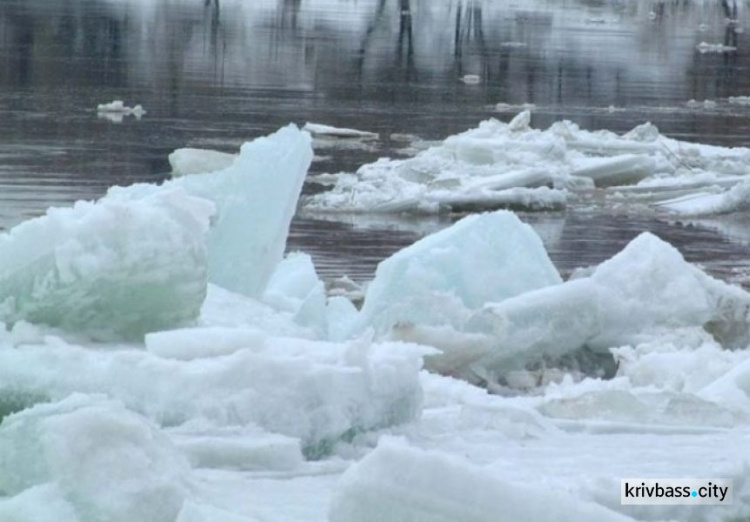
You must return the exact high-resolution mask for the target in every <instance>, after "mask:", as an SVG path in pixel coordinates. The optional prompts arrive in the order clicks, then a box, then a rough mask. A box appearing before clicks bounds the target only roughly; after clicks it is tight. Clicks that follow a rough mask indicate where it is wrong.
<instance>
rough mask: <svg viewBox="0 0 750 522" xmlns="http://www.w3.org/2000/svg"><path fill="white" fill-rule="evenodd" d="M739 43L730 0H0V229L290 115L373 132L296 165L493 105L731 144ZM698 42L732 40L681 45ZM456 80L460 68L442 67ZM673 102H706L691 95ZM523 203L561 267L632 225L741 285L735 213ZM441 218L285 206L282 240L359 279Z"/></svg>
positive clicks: (348, 157)
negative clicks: (135, 111) (475, 78)
mask: <svg viewBox="0 0 750 522" xmlns="http://www.w3.org/2000/svg"><path fill="white" fill-rule="evenodd" d="M727 19H736V20H737V21H736V23H728V22H727ZM744 29H747V31H748V32H747V33H745V32H744V31H743V30H744ZM748 38H750V12H749V10H748V9H747V8H744V5H739V6H737V8H735V7H734V4H733V3H732V2H721V1H716V2H714V3H704V2H702V1H698V0H695V1H682V0H679V1H678V0H671V1H670V0H666V1H659V2H657V1H650V0H627V1H626V0H620V1H618V0H608V1H604V0H601V1H597V0H586V1H584V0H580V1H573V0H529V1H524V2H519V1H504V0H495V1H492V0H485V1H481V0H476V1H472V0H317V1H316V0H253V1H252V2H249V1H242V0H233V1H227V0H209V1H206V0H173V1H161V0H130V1H129V0H106V1H105V0H2V2H0V227H3V228H8V227H10V226H12V225H14V224H16V223H18V222H19V221H21V220H22V219H25V218H28V217H30V216H34V215H39V214H40V213H42V212H43V211H44V209H45V208H47V207H48V206H49V205H67V204H70V203H71V202H72V201H74V200H76V199H81V198H83V199H92V198H96V197H98V196H100V195H101V194H102V193H103V192H104V191H105V190H106V188H107V187H108V186H110V185H113V184H129V183H132V182H135V181H158V180H161V179H164V178H165V177H166V172H167V171H168V170H169V166H168V163H167V155H168V154H169V153H170V152H171V151H172V150H173V149H175V148H179V147H185V146H193V147H204V148H214V149H218V150H226V151H235V150H236V149H237V147H238V145H239V144H240V143H242V142H243V141H245V140H247V139H250V138H253V137H256V136H259V135H263V134H266V133H269V132H272V131H273V130H275V129H277V128H278V127H280V126H282V125H285V124H287V123H288V122H296V123H298V124H303V123H304V122H306V121H313V122H319V123H326V124H331V125H336V126H344V127H354V128H360V129H364V130H370V131H374V132H379V133H381V135H383V136H384V137H385V139H384V140H383V141H381V142H378V143H376V144H375V146H374V147H372V148H371V149H368V150H360V149H354V150H339V149H325V150H319V151H317V153H318V154H319V155H323V156H328V157H330V159H328V160H326V161H322V162H317V163H315V164H314V167H313V170H314V171H316V172H323V171H329V172H336V171H339V170H354V169H355V168H356V167H357V166H358V165H360V164H361V163H363V162H367V161H372V160H374V159H376V158H377V157H381V156H397V155H398V154H399V153H398V149H400V148H402V147H403V146H404V143H403V142H401V141H397V140H390V139H389V138H388V137H389V136H390V135H391V134H393V133H398V134H413V135H417V136H419V137H421V138H423V139H428V140H430V139H440V138H444V137H446V136H448V135H450V134H454V133H456V132H460V131H462V130H465V129H467V128H469V127H473V126H475V125H476V124H477V123H478V122H479V121H481V120H483V119H486V118H488V117H491V116H496V117H500V118H502V119H508V118H510V117H511V116H512V114H513V111H512V110H509V111H508V112H504V113H498V112H495V111H494V106H495V104H497V103H499V102H502V103H507V104H511V105H520V104H523V103H533V104H535V106H536V108H535V110H534V113H533V119H532V124H533V125H535V126H540V127H545V126H547V125H548V124H550V123H551V122H553V121H556V120H559V119H570V120H573V121H575V122H577V123H579V124H580V125H581V126H582V127H584V128H589V129H596V128H608V129H612V130H615V131H624V130H628V129H630V128H632V127H633V126H635V125H637V124H640V123H642V122H644V121H648V120H650V121H652V122H653V123H655V124H656V125H657V126H658V127H659V128H660V129H661V130H662V132H664V133H665V134H668V135H670V136H673V137H677V138H680V139H685V140H692V141H701V142H707V143H715V144H722V145H730V146H745V145H750V143H748V142H749V141H750V140H748V138H747V137H748V135H750V134H749V133H748V132H749V131H750V108H747V107H738V106H730V105H729V104H728V103H727V100H726V99H727V97H729V96H742V95H750V52H749V51H750V45H749V44H748ZM701 41H706V42H709V43H722V44H726V45H733V46H735V47H737V49H738V50H737V52H736V53H729V54H711V53H709V54H701V53H699V52H697V51H696V45H697V44H698V43H700V42H701ZM465 74H478V75H480V77H481V81H480V83H479V84H478V85H466V84H464V83H462V82H460V81H459V78H461V77H462V76H463V75H465ZM114 99H123V100H125V101H126V103H128V104H130V105H135V104H142V105H143V106H144V108H145V109H146V110H147V111H148V113H147V114H146V115H145V116H144V117H143V118H142V119H141V120H136V119H135V118H133V117H127V118H125V119H124V121H123V122H122V123H114V122H111V121H108V120H106V119H100V118H98V117H97V113H96V110H95V107H96V105H97V104H99V103H105V102H109V101H112V100H114ZM690 99H696V100H701V101H702V100H704V99H711V100H715V101H717V103H718V105H717V107H716V108H714V109H710V110H708V109H690V108H688V107H687V106H686V102H687V101H688V100H690ZM610 106H615V107H617V108H621V109H623V110H618V111H615V112H611V111H609V110H608V108H609V107H610ZM524 218H525V219H527V220H529V221H530V222H532V223H534V224H535V226H536V227H537V229H538V230H539V231H540V233H541V235H542V236H543V237H544V238H545V241H546V243H547V245H548V248H549V249H550V252H551V255H552V257H553V259H554V261H555V262H556V263H557V264H558V266H559V267H560V268H561V270H563V271H565V272H568V271H570V270H571V269H573V268H574V267H577V266H582V265H588V264H592V263H596V262H599V261H601V260H602V259H605V258H607V257H609V256H610V255H611V254H612V253H614V252H615V251H617V250H619V248H621V247H622V246H623V245H624V244H625V243H626V242H627V241H628V240H629V239H631V238H632V237H633V236H635V235H636V234H637V233H639V232H640V231H642V230H652V231H654V232H656V233H658V234H659V235H661V236H662V237H664V238H665V239H667V240H669V241H670V242H673V243H674V244H676V245H677V246H679V248H680V249H681V250H683V251H684V252H685V254H686V256H687V257H688V258H689V259H691V260H693V261H697V262H700V263H703V264H705V265H706V267H707V268H708V269H709V270H711V271H712V272H714V273H716V274H719V275H721V276H722V277H728V278H732V279H739V280H742V279H743V278H744V277H745V276H744V274H745V268H747V267H748V266H750V262H748V259H750V256H749V255H748V254H750V247H748V241H750V237H748V236H750V234H746V233H745V230H747V227H746V226H745V225H746V223H745V222H743V218H742V216H740V217H737V216H735V217H732V218H722V219H714V220H710V221H705V220H704V221H694V222H691V223H672V222H666V221H664V220H663V219H659V218H657V217H653V216H633V215H629V216H620V215H617V214H615V213H610V212H608V211H607V210H606V209H603V210H601V211H599V212H596V213H593V214H592V213H591V212H589V211H582V210H576V209H575V208H574V209H571V210H569V211H568V212H567V213H565V214H563V213H558V214H553V215H529V216H524ZM449 222H450V220H449V219H447V218H435V219H428V220H410V219H404V218H393V219H384V218H379V219H377V220H370V219H364V218H356V219H355V218H348V220H346V221H344V222H331V221H321V220H311V219H298V220H297V221H295V224H294V229H293V231H292V235H291V238H290V248H291V249H302V250H305V251H308V252H310V253H312V254H313V255H314V257H315V259H316V263H317V264H318V266H319V268H320V270H321V272H322V273H323V274H324V275H325V276H327V277H331V276H335V275H341V274H344V273H348V274H350V275H352V276H353V277H357V278H360V279H365V278H367V277H369V276H370V274H371V273H372V270H373V268H374V266H375V265H376V263H377V262H378V261H379V260H380V259H382V258H383V257H384V256H386V255H388V254H389V253H390V252H392V251H393V250H395V249H397V248H399V247H401V246H403V245H406V244H409V243H411V242H413V241H414V240H415V239H416V238H418V237H420V236H421V235H424V234H426V233H428V232H430V231H433V230H436V229H438V228H440V227H443V226H445V225H446V224H448V223H449Z"/></svg>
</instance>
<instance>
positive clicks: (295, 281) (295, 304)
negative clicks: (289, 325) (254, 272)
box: [263, 252, 327, 337]
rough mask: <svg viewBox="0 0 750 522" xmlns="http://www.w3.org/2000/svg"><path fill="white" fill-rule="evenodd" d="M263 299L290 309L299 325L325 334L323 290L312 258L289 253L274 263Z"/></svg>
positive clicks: (278, 306) (279, 307) (282, 308)
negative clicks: (275, 264)
mask: <svg viewBox="0 0 750 522" xmlns="http://www.w3.org/2000/svg"><path fill="white" fill-rule="evenodd" d="M263 301H264V302H265V303H267V304H269V305H271V306H273V307H274V308H276V309H277V310H282V311H285V312H288V313H290V314H291V315H292V316H293V318H294V321H295V322H296V323H298V324H299V325H301V326H306V327H309V328H311V329H312V330H314V331H315V332H316V333H317V334H318V336H319V337H325V336H326V329H327V328H326V310H325V307H326V292H325V285H324V283H323V281H321V280H320V279H319V278H318V274H317V273H316V272H315V265H313V261H312V258H311V257H310V256H309V255H307V254H303V253H301V252H292V253H290V254H288V255H287V256H286V257H285V258H284V259H283V260H282V261H281V262H280V263H279V264H278V266H277V267H276V270H275V271H274V273H273V275H272V276H271V279H270V281H269V282H268V286H267V288H266V290H265V293H264V294H263Z"/></svg>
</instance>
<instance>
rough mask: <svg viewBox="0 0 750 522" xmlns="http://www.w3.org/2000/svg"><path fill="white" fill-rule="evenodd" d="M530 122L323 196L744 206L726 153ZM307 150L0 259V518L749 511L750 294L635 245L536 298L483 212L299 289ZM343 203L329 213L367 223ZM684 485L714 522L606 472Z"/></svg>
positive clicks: (513, 223) (155, 191) (493, 219)
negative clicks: (368, 275)
mask: <svg viewBox="0 0 750 522" xmlns="http://www.w3.org/2000/svg"><path fill="white" fill-rule="evenodd" d="M529 124H530V115H529V114H521V115H520V116H519V117H517V118H515V119H514V120H513V121H512V122H511V123H510V124H505V123H501V122H498V121H495V120H490V121H488V122H484V123H482V124H481V125H480V126H479V128H478V129H474V130H472V131H468V132H467V133H464V134H462V135H459V136H455V137H452V138H449V139H447V140H445V141H444V142H442V143H441V144H440V145H438V146H435V147H433V148H432V149H430V150H428V151H425V152H422V153H420V154H418V155H417V156H416V157H415V158H411V159H409V160H399V161H392V160H383V161H381V162H379V163H375V164H373V165H369V166H365V167H363V169H362V171H361V172H360V173H359V174H358V175H357V176H358V177H360V178H361V179H358V180H356V183H358V184H359V185H356V184H352V185H351V187H350V188H351V189H352V192H350V193H348V194H346V196H347V197H349V198H352V199H353V200H356V198H357V197H358V196H357V195H356V192H357V191H358V190H359V189H362V188H363V187H366V186H367V182H368V181H367V180H368V179H369V180H370V181H373V180H376V181H377V182H378V183H382V184H383V185H382V186H383V187H386V188H385V189H384V191H385V192H387V191H388V190H390V189H389V188H388V187H390V185H388V181H386V180H388V179H389V177H390V178H394V179H400V180H401V181H400V182H399V181H395V183H396V184H397V185H396V186H397V187H399V188H402V187H405V188H408V189H409V190H412V191H413V192H412V193H411V194H407V195H408V197H415V198H417V199H429V197H435V196H434V195H433V194H434V193H431V192H430V191H431V190H444V191H445V194H451V193H457V194H458V196H456V197H460V198H463V199H462V203H465V204H467V205H476V203H477V201H481V198H480V197H478V195H479V196H481V195H482V191H487V194H489V195H488V196H487V198H497V197H498V196H497V195H498V194H501V193H503V192H505V191H519V190H526V191H535V190H539V191H546V192H548V193H552V194H558V195H560V196H561V197H569V196H570V195H571V194H573V195H575V194H576V193H577V192H579V191H591V190H601V191H603V192H605V193H606V194H619V196H620V197H625V198H632V199H633V200H635V201H647V202H649V204H653V205H654V206H655V207H656V208H661V209H663V210H665V211H671V212H684V213H693V214H699V213H701V212H699V211H700V210H701V209H703V210H705V211H706V212H710V213H716V212H720V211H728V210H730V209H731V210H734V209H740V208H746V207H743V206H742V205H740V204H737V202H741V201H746V200H747V194H745V192H747V183H748V182H747V181H746V180H745V178H744V176H745V170H746V167H745V165H746V164H747V160H748V157H750V156H749V154H748V151H747V150H744V149H724V148H720V147H708V146H702V145H694V144H687V143H681V142H677V141H675V140H670V139H668V138H665V137H663V136H661V135H660V134H659V133H658V131H657V130H656V128H655V127H653V126H650V125H643V126H640V127H637V128H636V129H634V130H633V131H632V132H630V133H628V134H625V135H623V136H619V135H616V134H614V133H610V132H604V131H600V132H587V131H582V130H580V129H579V128H577V127H576V126H575V125H573V124H571V123H557V124H555V125H553V126H552V127H551V128H550V129H548V130H546V131H538V130H533V129H531V128H530V126H529ZM310 142H311V140H310V136H309V135H308V133H305V132H301V131H300V130H298V129H296V128H294V127H287V128H284V129H282V130H281V131H279V132H278V133H276V134H274V135H272V136H269V137H266V138H261V139H259V140H256V141H254V142H252V143H250V144H246V145H244V146H243V147H242V149H241V152H240V155H239V156H238V157H237V158H236V159H234V158H232V159H231V162H230V161H229V160H230V158H224V160H226V161H227V162H226V164H224V165H219V163H220V161H217V162H216V163H212V162H210V161H209V162H208V163H209V166H208V167H206V166H203V167H200V168H199V169H198V168H196V170H195V171H194V172H196V174H188V175H185V176H183V177H180V178H178V179H174V180H170V181H168V182H166V183H164V184H163V185H159V186H157V185H135V186H133V187H128V188H113V189H111V190H110V191H109V192H108V194H107V195H106V196H105V197H104V198H102V199H101V200H99V201H98V202H93V203H78V204H77V205H76V206H75V207H73V208H71V209H51V210H50V211H49V212H48V213H47V214H46V215H45V216H42V217H40V218H37V219H34V220H30V221H28V222H26V223H24V224H22V225H20V226H18V227H16V228H15V229H13V230H11V231H10V232H8V233H6V234H4V235H2V236H0V296H2V298H0V302H2V306H1V307H0V469H1V470H3V471H4V473H0V520H3V521H5V520H8V521H11V522H16V521H19V522H29V521H31V520H33V521H40V522H48V521H49V522H52V521H54V522H100V521H102V520H110V521H112V522H119V521H125V520H128V521H130V520H147V521H149V522H243V521H244V522H249V521H257V520H263V521H268V522H276V521H278V522H281V521H283V520H295V521H300V522H302V521H306V520H323V519H325V518H326V516H328V519H329V520H332V521H334V522H335V521H339V520H341V521H344V520H346V521H350V520H360V521H365V520H378V521H380V520H394V521H398V520H404V521H407V520H408V521H412V520H424V521H436V522H437V521H447V520H462V521H463V520H466V521H485V520H486V521H490V520H492V521H495V520H508V521H511V520H512V521H516V520H534V521H539V520H540V521H543V520H559V519H560V518H561V516H562V517H563V518H565V519H567V518H570V519H575V520H584V521H586V520H591V521H602V520H605V521H606V520H612V521H627V520H631V521H634V520H637V521H646V520H707V521H711V522H714V521H716V522H718V521H720V520H742V519H745V518H747V516H748V515H750V502H748V498H750V496H748V491H747V483H748V480H747V479H748V471H747V470H748V469H750V468H749V465H750V464H749V462H748V460H747V459H746V458H745V457H744V456H743V455H745V453H746V448H747V446H748V444H750V432H748V430H747V426H748V423H749V422H750V386H748V385H747V382H748V381H750V378H749V377H748V376H749V375H750V356H749V355H748V354H749V353H750V352H748V350H747V348H748V345H750V327H749V326H748V323H749V322H750V294H748V293H747V292H746V291H744V290H742V289H741V288H739V287H735V286H731V285H729V284H727V283H724V282H722V281H719V280H716V279H714V278H712V277H710V276H708V275H707V274H705V273H704V272H703V271H701V269H700V268H699V267H697V266H694V265H691V264H690V263H688V262H687V261H685V259H684V258H683V256H682V254H681V253H680V252H679V251H677V249H675V248H674V247H672V246H670V245H669V244H667V243H665V242H664V241H662V240H660V239H659V238H658V237H656V236H654V235H652V234H650V233H644V234H642V235H640V236H638V237H637V238H636V239H634V240H633V241H631V242H630V243H629V244H628V245H627V246H626V247H625V248H624V249H623V250H622V251H621V252H620V253H619V254H617V255H615V256H614V257H612V258H611V259H609V260H607V261H604V262H603V263H601V264H599V265H597V266H595V267H589V268H583V269H580V270H577V271H576V272H574V275H573V276H572V277H571V278H570V279H569V280H567V281H563V280H562V278H561V277H560V275H559V274H558V271H557V269H556V268H555V267H554V265H553V264H552V262H551V260H550V258H549V257H548V255H547V253H546V252H545V250H544V246H543V243H542V240H541V239H540V238H539V237H538V236H537V234H536V233H535V232H534V231H533V230H532V229H531V228H530V227H529V226H528V225H525V224H524V223H522V222H521V220H520V219H519V218H518V217H517V216H516V215H515V214H513V213H511V212H508V211H495V212H492V213H486V214H480V215H474V216H469V217H466V218H464V219H462V220H460V221H458V222H457V223H455V224H454V225H452V226H450V227H448V228H446V229H444V230H442V231H441V232H438V233H436V234H433V235H430V236H427V237H425V238H424V239H422V240H420V241H418V242H416V243H415V244H413V245H412V246H410V247H407V248H405V249H403V250H402V251H400V252H398V253H396V254H394V255H393V256H391V257H390V258H389V259H386V260H384V261H383V262H382V263H381V264H380V266H379V268H378V270H377V272H376V275H375V279H374V280H373V281H372V282H370V283H369V284H368V285H361V286H360V285H359V284H356V283H354V282H353V281H351V280H349V279H344V278H341V279H340V280H338V281H336V282H334V283H329V284H328V288H326V283H325V282H324V281H322V280H321V279H320V277H319V276H318V274H317V272H316V268H315V265H314V263H313V259H312V257H310V256H309V255H307V254H304V253H300V252H295V253H288V254H287V255H286V256H285V257H284V256H283V252H284V250H285V241H286V236H287V234H288V227H289V220H290V219H291V216H292V215H293V214H294V211H295V206H296V203H297V198H298V197H299V191H300V189H301V186H302V180H303V178H304V176H305V173H306V171H307V168H308V166H309V164H310V160H311V158H312V151H311V147H310ZM198 156H200V153H199V154H198ZM198 156H194V159H195V160H196V161H195V162H193V161H192V160H191V159H190V158H189V157H188V162H187V163H188V166H190V164H191V163H193V166H195V165H197V163H198V160H200V158H199V157H198ZM222 161H223V160H222ZM211 165H217V166H219V167H223V168H219V167H217V168H216V169H215V168H214V167H213V166H211ZM199 170H204V171H205V172H203V173H197V172H198V171H199ZM212 171H213V172H212ZM363 173H364V174H363ZM349 176H350V177H349V178H348V179H351V177H352V175H349ZM368 176H371V177H369V178H368ZM336 179H337V180H338V183H339V184H338V185H337V186H336V188H334V192H333V193H334V194H335V193H336V190H340V183H341V180H342V179H347V176H346V175H340V176H337V177H336ZM390 182H394V181H393V179H391V180H390ZM398 183H402V185H398ZM430 183H432V184H433V185H434V186H433V187H431V188H430V189H424V188H423V187H425V186H429V185H430ZM540 185H541V186H540ZM435 186H439V187H440V188H439V189H435ZM357 187H359V188H357ZM365 190H366V189H365ZM462 191H464V192H462ZM493 191H494V193H493ZM342 194H343V193H342ZM396 195H397V192H396V191H395V189H394V191H392V192H390V193H388V197H391V198H393V197H395V196H396ZM688 195H690V196H691V197H692V199H684V200H676V198H678V197H682V196H684V197H685V198H687V196H688ZM713 196H717V197H718V199H717V198H713V199H712V197H713ZM325 197H326V198H327V197H331V195H330V194H329V195H327V196H325ZM369 197H370V199H366V200H358V201H354V203H356V204H357V205H358V206H357V205H354V206H349V207H348V208H350V209H351V208H357V209H360V210H361V209H362V208H367V209H373V208H377V205H383V204H384V202H385V200H379V199H377V195H372V194H371V195H370V196H369ZM323 200H324V199H316V198H313V199H312V201H313V202H315V201H317V202H318V203H320V201H323ZM309 201H310V200H308V203H309ZM433 201H434V200H433ZM443 201H447V200H446V199H443ZM454 201H455V200H454ZM494 201H496V199H494ZM363 203H367V205H364V206H363ZM389 204H391V205H393V207H392V208H414V206H413V205H412V206H411V207H410V205H409V204H408V202H406V203H405V202H404V200H401V201H398V200H393V201H390V202H389ZM368 205H369V206H368ZM344 207H345V205H343V204H341V205H340V206H339V207H337V208H339V209H340V208H344ZM433 210H434V209H433ZM561 233H562V231H561V230H558V229H555V230H553V231H551V232H549V233H547V234H545V235H553V236H554V235H557V234H561ZM363 294H364V304H363V305H362V308H361V310H358V309H357V307H356V306H355V304H354V303H353V302H352V301H353V300H357V299H361V298H362V295H363ZM165 299H166V301H165ZM102 332H108V333H109V334H112V335H113V336H114V337H116V338H117V339H114V340H111V339H110V337H109V334H108V335H104V334H103V333H102ZM104 341H106V342H104ZM423 368H426V369H427V370H429V371H425V370H423ZM457 377H460V378H461V380H459V379H458V378H457ZM472 383H473V384H472ZM476 384H479V385H481V386H477V385H476ZM707 470H708V471H707ZM706 473H711V475H713V476H717V477H726V478H731V479H734V481H735V482H734V483H735V487H736V491H735V492H734V503H733V504H732V505H731V506H717V507H714V506H710V508H711V510H709V509H708V508H709V507H705V508H706V509H704V507H697V506H696V507H692V508H690V509H691V511H690V517H692V518H689V517H688V516H686V515H685V513H686V511H685V508H684V506H621V505H620V502H619V492H620V479H622V478H625V477H633V476H657V477H658V476H682V477H699V476H705V474H706ZM290 498H294V500H295V501H294V503H290V502H289V499H290Z"/></svg>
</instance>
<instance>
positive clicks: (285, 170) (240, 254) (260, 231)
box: [172, 125, 313, 298]
mask: <svg viewBox="0 0 750 522" xmlns="http://www.w3.org/2000/svg"><path fill="white" fill-rule="evenodd" d="M312 157H313V152H312V148H311V145H310V135H309V134H307V133H306V132H302V131H300V130H299V129H298V128H297V127H295V126H294V125H290V126H288V127H284V128H283V129H281V130H279V131H278V132H276V133H275V134H272V135H270V136H266V137H263V138H258V139H256V140H254V141H252V142H249V143H245V144H244V145H243V146H242V148H241V150H240V155H239V157H238V158H237V160H236V161H235V162H234V163H233V164H232V165H231V166H230V167H229V168H227V169H226V170H223V171H220V172H216V173H213V174H212V175H210V176H203V175H194V176H185V177H182V178H178V179H176V180H174V181H173V182H172V183H174V184H176V185H179V186H181V187H184V188H185V189H186V190H187V191H188V192H189V193H190V194H192V195H195V196H199V197H203V198H206V199H209V200H211V201H213V202H214V203H215V204H216V207H217V216H216V218H215V220H214V222H213V224H212V227H211V232H210V236H209V279H210V281H211V282H212V283H215V284H217V285H219V286H222V287H224V288H226V289H228V290H232V291H234V292H239V293H241V294H245V295H248V296H251V297H258V298H259V297H261V296H262V294H263V290H264V289H265V287H266V284H267V283H268V280H269V279H270V277H271V274H272V273H273V271H274V270H275V268H276V265H277V264H278V263H279V262H280V261H281V259H282V257H283V254H284V248H285V246H286V238H287V235H288V233H289V224H290V223H291V220H292V217H293V216H294V213H295V211H296V209H297V200H298V198H299V194H300V191H301V190H302V184H303V182H304V179H305V175H306V174H307V169H308V167H309V166H310V162H311V161H312Z"/></svg>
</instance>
